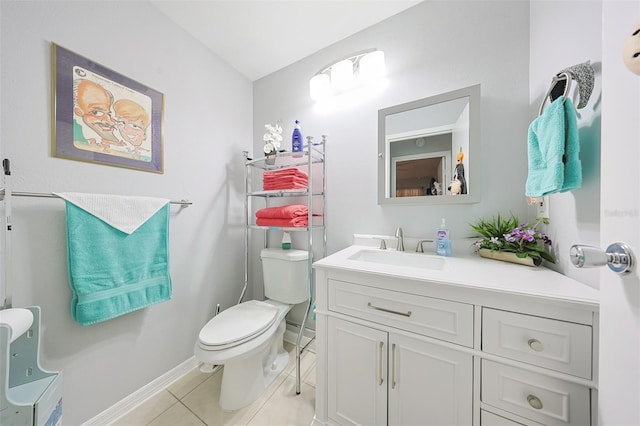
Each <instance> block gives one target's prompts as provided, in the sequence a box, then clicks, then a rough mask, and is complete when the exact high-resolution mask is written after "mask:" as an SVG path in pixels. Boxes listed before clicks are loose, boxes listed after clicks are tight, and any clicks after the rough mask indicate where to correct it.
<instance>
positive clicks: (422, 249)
mask: <svg viewBox="0 0 640 426" xmlns="http://www.w3.org/2000/svg"><path fill="white" fill-rule="evenodd" d="M432 242H433V240H420V241H418V245H417V246H416V253H424V247H422V243H432Z"/></svg>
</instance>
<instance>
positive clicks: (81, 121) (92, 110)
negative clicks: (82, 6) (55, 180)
mask: <svg viewBox="0 0 640 426" xmlns="http://www.w3.org/2000/svg"><path fill="white" fill-rule="evenodd" d="M51 60H52V92H53V93H52V103H53V105H52V111H53V120H52V121H53V131H52V147H51V148H52V155H53V156H54V157H60V158H68V159H72V160H79V161H86V162H90V163H99V164H106V165H110V166H118V167H126V168H130V169H136V170H144V171H149V172H154V173H164V151H163V142H162V137H163V135H162V131H163V111H164V95H163V94H162V93H160V92H157V91H155V90H153V89H151V88H149V87H147V86H145V85H143V84H140V83H138V82H137V81H134V80H132V79H130V78H128V77H126V76H124V75H122V74H119V73H117V72H115V71H112V70H110V69H108V68H105V67H103V66H102V65H99V64H96V63H95V62H93V61H92V60H90V59H87V58H84V57H82V56H79V55H77V54H75V53H73V52H71V51H69V50H67V49H65V48H63V47H60V46H58V45H56V44H55V43H51Z"/></svg>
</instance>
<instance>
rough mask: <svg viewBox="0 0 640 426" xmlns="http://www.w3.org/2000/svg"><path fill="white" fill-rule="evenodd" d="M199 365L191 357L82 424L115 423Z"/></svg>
mask: <svg viewBox="0 0 640 426" xmlns="http://www.w3.org/2000/svg"><path fill="white" fill-rule="evenodd" d="M198 365H200V362H199V361H198V360H197V359H196V357H191V358H189V359H188V360H186V361H184V362H183V363H182V364H180V365H178V366H177V367H175V368H172V369H171V370H169V371H167V372H166V373H164V374H163V375H162V376H160V377H158V378H157V379H155V380H153V381H152V382H150V383H148V384H146V385H144V386H143V387H141V388H140V389H138V390H137V391H135V392H134V393H132V394H131V395H129V396H127V397H126V398H124V399H122V400H120V401H118V402H116V403H115V404H114V405H112V406H111V407H109V408H107V409H106V410H104V411H103V412H102V413H100V414H98V415H97V416H95V417H93V418H91V419H89V420H87V421H86V422H84V423H83V424H82V426H108V425H110V424H113V423H114V422H115V421H116V420H118V419H119V418H121V417H122V416H124V415H125V414H127V413H129V412H130V411H131V410H133V409H135V408H137V407H139V406H140V405H141V404H142V403H144V402H145V401H147V400H149V399H150V398H151V397H153V396H154V395H155V394H157V393H158V392H160V391H162V390H163V389H165V388H166V387H167V386H169V385H170V384H171V383H173V382H175V381H176V380H178V379H179V378H181V377H182V376H184V375H185V374H187V373H188V372H189V371H191V370H192V369H194V368H196V367H197V366H198Z"/></svg>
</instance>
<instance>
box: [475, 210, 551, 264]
mask: <svg viewBox="0 0 640 426" xmlns="http://www.w3.org/2000/svg"><path fill="white" fill-rule="evenodd" d="M540 223H545V224H546V223H548V220H547V219H542V218H539V219H538V220H537V222H536V223H535V224H533V225H530V224H524V223H521V222H520V221H519V220H518V218H517V217H516V216H514V215H513V214H512V215H511V217H510V218H504V217H502V216H500V215H499V214H498V216H496V217H493V218H492V219H491V220H485V219H481V220H479V221H478V222H477V223H475V224H472V225H471V229H473V230H474V231H475V232H477V233H478V234H480V235H481V236H482V238H480V239H479V240H477V241H476V242H475V247H476V251H477V253H478V254H479V255H480V256H482V257H486V258H491V259H497V260H504V261H507V262H513V263H520V264H524V265H529V266H539V265H540V264H542V261H543V260H546V261H548V262H551V263H556V260H555V258H554V256H553V254H551V253H550V252H549V250H548V249H549V248H550V247H551V239H549V237H547V235H545V234H544V233H542V232H540V231H538V230H537V229H536V227H537V226H538V225H539V224H540Z"/></svg>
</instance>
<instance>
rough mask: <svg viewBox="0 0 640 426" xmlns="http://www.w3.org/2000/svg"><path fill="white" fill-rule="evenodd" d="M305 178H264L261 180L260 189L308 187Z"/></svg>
mask: <svg viewBox="0 0 640 426" xmlns="http://www.w3.org/2000/svg"><path fill="white" fill-rule="evenodd" d="M308 184H309V183H308V181H307V179H306V178H298V177H289V178H277V179H265V180H264V181H263V182H262V189H264V190H265V191H270V190H274V189H303V188H307V187H308Z"/></svg>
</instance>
